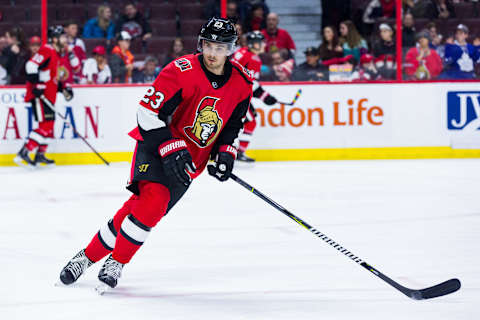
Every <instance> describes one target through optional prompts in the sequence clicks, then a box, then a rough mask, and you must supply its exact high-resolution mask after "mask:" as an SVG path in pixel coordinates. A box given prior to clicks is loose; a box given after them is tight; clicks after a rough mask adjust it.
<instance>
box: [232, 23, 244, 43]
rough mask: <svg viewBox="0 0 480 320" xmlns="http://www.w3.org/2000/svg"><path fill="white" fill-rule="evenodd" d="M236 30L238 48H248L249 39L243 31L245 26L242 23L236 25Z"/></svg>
mask: <svg viewBox="0 0 480 320" xmlns="http://www.w3.org/2000/svg"><path fill="white" fill-rule="evenodd" d="M235 29H236V30H237V36H238V39H237V43H236V47H237V48H243V47H246V46H247V37H246V35H245V32H244V31H243V26H242V25H241V24H240V23H236V24H235Z"/></svg>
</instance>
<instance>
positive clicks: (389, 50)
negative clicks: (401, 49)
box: [373, 23, 396, 57]
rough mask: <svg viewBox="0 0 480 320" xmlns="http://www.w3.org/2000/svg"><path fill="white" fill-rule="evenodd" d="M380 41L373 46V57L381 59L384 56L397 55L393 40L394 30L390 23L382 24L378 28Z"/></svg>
mask: <svg viewBox="0 0 480 320" xmlns="http://www.w3.org/2000/svg"><path fill="white" fill-rule="evenodd" d="M378 29H379V31H380V39H378V40H377V41H376V42H375V44H374V45H373V55H374V56H375V57H380V56H382V55H395V54H396V43H395V41H394V39H393V30H392V27H390V25H389V24H388V23H382V24H381V25H380V26H379V27H378Z"/></svg>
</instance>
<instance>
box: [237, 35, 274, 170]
mask: <svg viewBox="0 0 480 320" xmlns="http://www.w3.org/2000/svg"><path fill="white" fill-rule="evenodd" d="M246 38H247V46H246V47H243V48H240V49H238V50H237V51H236V52H235V53H234V54H233V56H232V61H236V62H238V63H240V64H241V65H242V66H244V67H245V68H246V69H248V70H249V71H250V73H251V74H252V76H253V79H254V81H253V97H254V98H258V99H260V100H262V101H263V103H265V104H266V105H273V104H275V103H277V99H275V98H274V97H273V96H271V95H270V94H269V93H268V92H266V91H265V90H264V89H263V88H262V86H261V85H260V83H259V82H258V79H259V78H260V69H261V67H262V60H261V59H260V56H259V54H262V53H264V52H265V37H264V36H263V34H262V33H261V32H259V31H253V32H249V33H247V34H246ZM256 114H257V113H256V112H255V108H254V107H253V106H252V105H251V104H250V107H249V109H248V113H247V117H246V119H245V123H244V126H243V132H241V134H240V135H239V141H240V146H239V148H238V155H237V160H238V161H245V162H254V161H255V160H254V159H252V158H250V157H248V156H246V155H245V150H247V148H248V144H249V143H250V139H251V137H252V135H253V131H254V130H255V127H256V126H257V122H256V120H255V117H256Z"/></svg>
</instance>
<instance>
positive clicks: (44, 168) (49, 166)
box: [35, 163, 55, 170]
mask: <svg viewBox="0 0 480 320" xmlns="http://www.w3.org/2000/svg"><path fill="white" fill-rule="evenodd" d="M35 168H37V169H40V170H47V169H53V168H55V163H52V164H39V165H36V166H35Z"/></svg>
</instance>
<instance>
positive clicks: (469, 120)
mask: <svg viewBox="0 0 480 320" xmlns="http://www.w3.org/2000/svg"><path fill="white" fill-rule="evenodd" d="M447 122H448V123H447V126H448V130H465V129H467V130H480V91H468V92H462V91H453V92H448V94H447Z"/></svg>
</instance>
